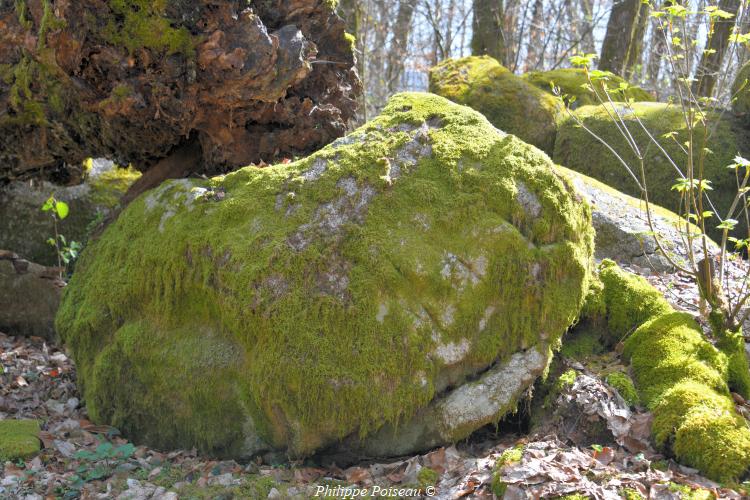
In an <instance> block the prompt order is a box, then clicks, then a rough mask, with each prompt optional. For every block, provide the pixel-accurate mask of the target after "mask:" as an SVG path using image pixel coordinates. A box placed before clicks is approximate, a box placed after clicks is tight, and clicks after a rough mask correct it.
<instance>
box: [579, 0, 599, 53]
mask: <svg viewBox="0 0 750 500" xmlns="http://www.w3.org/2000/svg"><path fill="white" fill-rule="evenodd" d="M581 11H582V13H583V20H582V21H581V29H582V33H583V34H582V37H583V38H582V40H581V49H582V50H583V52H584V53H586V54H590V53H592V52H594V50H596V49H595V47H596V43H594V6H593V5H592V0H581Z"/></svg>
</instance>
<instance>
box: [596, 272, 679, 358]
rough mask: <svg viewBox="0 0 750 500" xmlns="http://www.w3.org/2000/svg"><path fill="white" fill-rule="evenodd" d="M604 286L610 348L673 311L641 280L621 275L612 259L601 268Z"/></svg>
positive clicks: (652, 288)
mask: <svg viewBox="0 0 750 500" xmlns="http://www.w3.org/2000/svg"><path fill="white" fill-rule="evenodd" d="M599 280H600V281H601V282H602V284H603V291H602V300H603V302H604V310H605V311H606V324H607V335H606V336H605V337H606V340H607V342H608V344H609V345H615V344H617V343H618V342H620V341H621V340H623V339H624V338H625V336H626V335H628V334H629V333H631V332H633V331H634V330H635V329H636V328H638V327H639V326H640V325H641V324H642V323H643V322H644V321H646V320H647V319H649V318H652V317H654V316H656V315H659V314H664V313H668V312H671V311H672V307H671V306H670V305H669V303H668V302H667V301H666V300H665V299H664V297H663V296H662V294H661V293H660V292H659V291H658V290H656V289H655V288H654V287H652V286H651V285H650V284H649V282H648V281H646V280H645V279H644V278H642V277H640V276H636V275H634V274H631V273H626V272H624V271H622V270H621V269H620V268H619V267H618V266H617V264H616V263H615V262H614V261H612V260H609V259H605V260H604V261H602V263H601V265H600V267H599Z"/></svg>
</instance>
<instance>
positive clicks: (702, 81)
mask: <svg viewBox="0 0 750 500" xmlns="http://www.w3.org/2000/svg"><path fill="white" fill-rule="evenodd" d="M740 3H741V2H740V0H721V1H720V2H719V8H720V9H721V10H723V11H725V12H729V13H730V14H733V15H734V17H732V18H731V19H721V18H719V19H716V20H715V21H714V23H715V24H714V30H713V35H712V36H710V38H707V39H706V45H705V47H704V50H703V54H702V55H701V62H700V64H699V65H698V71H697V75H696V80H695V83H694V84H693V93H695V94H696V95H699V96H706V97H710V96H711V94H713V91H714V88H715V87H716V83H717V81H718V79H719V78H718V77H719V72H720V71H721V65H722V63H723V62H724V55H725V54H726V53H727V49H728V48H729V35H731V34H732V28H733V27H734V25H735V23H736V22H737V19H736V17H737V11H738V10H739V8H740ZM729 85H731V82H729Z"/></svg>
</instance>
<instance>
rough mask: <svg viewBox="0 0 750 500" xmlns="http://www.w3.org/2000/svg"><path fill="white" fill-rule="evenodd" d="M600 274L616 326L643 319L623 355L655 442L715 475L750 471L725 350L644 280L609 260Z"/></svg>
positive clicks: (749, 433) (748, 434) (747, 435)
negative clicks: (650, 417)
mask: <svg viewBox="0 0 750 500" xmlns="http://www.w3.org/2000/svg"><path fill="white" fill-rule="evenodd" d="M600 274H601V278H602V282H603V283H604V288H605V291H604V293H605V294H610V297H611V299H610V300H606V304H607V310H608V311H607V312H608V318H610V319H611V320H613V321H614V322H615V323H614V328H615V330H616V331H622V329H623V327H625V328H631V327H632V326H631V325H632V324H633V323H635V324H637V323H642V324H640V326H638V327H637V328H636V329H635V331H634V332H633V333H632V334H631V335H630V336H628V337H627V339H626V340H625V348H624V351H623V358H624V359H626V360H628V361H629V362H630V365H631V370H632V373H633V375H634V379H635V384H636V387H637V389H638V393H639V395H640V399H641V402H642V403H643V404H645V405H646V406H647V407H648V408H649V409H650V410H651V411H652V412H653V415H654V422H653V425H652V437H653V439H654V442H655V444H656V445H657V447H659V448H660V449H661V450H663V451H664V452H666V453H669V454H672V455H673V456H675V457H676V458H677V459H678V460H679V461H680V462H682V463H684V464H686V465H689V466H691V467H696V468H698V469H700V471H701V472H702V473H703V474H705V475H707V476H708V477H710V478H713V479H716V480H722V481H729V480H736V479H737V478H739V477H741V476H743V474H745V473H746V472H747V471H748V469H750V429H748V426H747V422H746V421H745V420H744V418H743V417H742V416H741V415H739V413H737V411H736V410H735V407H734V403H733V401H732V398H731V396H730V393H729V385H728V383H729V382H731V378H730V373H729V369H728V365H729V363H728V360H727V356H726V355H725V354H724V353H723V352H721V351H720V350H718V349H717V348H716V347H714V346H713V345H712V344H711V343H710V342H709V341H708V340H706V338H705V337H704V334H703V331H702V330H701V327H700V326H699V325H698V323H696V322H695V320H694V319H693V318H692V316H690V315H689V314H686V313H680V312H675V311H674V310H673V309H672V308H671V307H670V306H669V305H668V304H666V302H664V301H663V299H661V297H660V296H659V295H658V292H657V291H656V290H655V289H653V288H651V287H650V286H649V285H648V284H647V282H645V280H641V279H635V278H633V277H631V276H629V275H628V274H627V273H625V272H624V271H622V270H620V269H619V268H617V267H616V266H615V265H614V264H612V263H611V262H604V263H603V267H602V269H601V272H600ZM660 299H661V300H660ZM611 308H615V309H620V310H621V313H617V314H612V312H611V311H610V309H611ZM625 318H629V319H627V321H625Z"/></svg>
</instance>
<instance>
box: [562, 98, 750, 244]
mask: <svg viewBox="0 0 750 500" xmlns="http://www.w3.org/2000/svg"><path fill="white" fill-rule="evenodd" d="M616 106H617V109H618V111H619V113H620V114H621V115H622V116H623V119H624V122H625V123H626V125H627V127H628V130H629V132H630V134H631V135H632V137H633V138H634V140H635V142H636V143H637V144H638V147H639V148H640V150H641V151H642V153H643V155H644V157H645V171H646V179H647V185H648V194H649V199H650V200H651V201H652V202H654V203H657V204H659V205H662V206H663V207H665V208H667V209H669V210H674V211H678V210H679V201H680V196H679V194H678V193H677V192H675V191H674V190H673V189H672V187H673V186H674V185H675V183H676V182H677V178H678V176H679V175H678V173H677V171H676V170H675V168H674V166H673V165H672V164H671V163H670V162H669V160H668V159H667V157H666V156H665V155H664V153H663V152H662V151H661V149H660V148H659V147H657V146H656V145H655V144H653V142H652V141H651V139H650V138H649V136H648V134H647V133H646V132H645V131H644V130H643V127H642V126H641V124H639V121H640V123H642V124H643V126H644V127H645V128H646V129H647V130H648V132H649V133H650V134H651V135H652V136H653V137H654V138H656V139H657V140H658V141H659V144H660V145H661V147H662V148H663V149H664V150H665V151H666V152H667V153H668V154H669V156H670V157H671V158H672V160H673V161H674V162H675V163H676V164H677V166H679V167H680V169H681V170H682V171H683V172H686V171H687V154H686V153H685V152H684V151H685V150H684V145H683V143H684V142H685V141H686V140H687V132H688V131H687V127H686V125H685V119H684V116H683V114H682V111H681V109H680V108H679V107H678V106H675V105H670V104H664V103H650V102H641V103H633V104H632V105H631V107H632V111H631V109H630V108H628V107H627V106H626V105H623V104H616ZM608 107H610V110H609V111H610V112H611V111H612V110H611V106H608ZM574 114H575V116H576V117H577V119H578V120H580V121H581V122H582V123H583V127H582V126H581V125H579V124H578V122H577V121H576V120H575V119H574V118H572V117H569V118H568V119H566V120H565V121H564V122H563V123H562V124H561V126H560V130H559V131H558V133H557V141H556V143H555V152H554V155H553V159H554V160H555V163H559V164H560V165H563V166H565V167H568V168H570V169H572V170H575V171H577V172H581V173H582V174H585V175H588V176H591V177H593V178H595V179H597V180H599V181H601V182H603V183H605V184H607V185H608V186H611V187H613V188H615V189H617V190H619V191H622V192H624V193H626V194H629V195H632V196H635V197H637V198H641V197H642V193H641V191H640V189H639V187H638V184H637V183H636V182H635V179H633V177H631V176H630V175H629V174H628V172H627V170H626V169H625V167H624V166H623V165H622V163H620V161H619V160H618V159H617V157H616V156H615V155H614V154H613V153H612V152H611V151H610V150H609V148H608V147H607V146H605V145H604V144H602V142H601V141H600V140H599V139H601V140H603V141H605V142H606V143H607V144H608V145H609V146H611V147H612V148H613V149H614V150H615V151H616V152H617V154H619V155H620V156H621V157H622V158H623V159H624V160H625V161H626V162H627V163H628V165H629V166H630V168H631V170H632V171H633V172H634V174H635V175H636V176H638V177H639V178H640V163H639V161H638V160H637V158H636V155H635V154H634V153H633V151H632V150H631V149H630V147H629V146H628V144H627V142H626V140H625V138H624V137H623V136H622V135H621V133H620V131H619V130H618V128H617V126H616V124H615V123H614V121H613V120H612V118H611V116H610V113H609V112H608V110H607V109H606V108H605V106H583V107H581V108H579V109H577V110H575V111H574ZM714 126H716V128H715V130H713V127H714ZM584 127H586V128H587V129H588V130H589V131H591V132H593V133H595V134H596V135H597V136H599V139H598V138H596V137H594V136H592V135H591V133H589V131H587V130H586V129H584ZM709 132H710V133H711V135H710V137H709V139H708V141H707V147H708V148H709V149H710V150H711V152H710V153H709V154H707V155H706V157H705V161H704V164H703V169H704V172H705V173H704V178H705V179H708V180H710V181H711V185H712V187H713V190H712V191H711V192H710V197H711V200H712V201H713V203H714V205H715V207H716V208H717V210H718V211H719V213H720V215H721V216H722V217H724V216H725V215H726V211H727V210H728V209H729V207H730V205H731V203H732V200H733V199H734V196H735V195H736V193H737V180H736V177H735V174H734V171H732V170H728V169H727V167H728V166H729V165H732V164H733V163H734V157H735V156H736V155H737V154H738V153H744V154H747V152H748V151H749V150H750V131H748V130H746V129H744V128H743V127H742V126H741V124H740V123H739V122H738V121H736V120H734V119H732V118H730V117H726V116H725V117H719V116H715V115H711V116H709ZM672 133H674V134H672ZM694 133H695V137H696V141H698V143H700V141H701V140H702V139H701V134H705V133H706V130H705V129H704V128H703V127H701V126H698V127H697V128H696V129H695V132H694ZM667 134H672V135H671V136H667ZM697 157H698V154H697V153H696V155H695V158H696V171H697V169H698V163H697ZM717 224H718V222H717ZM709 234H712V235H716V234H717V231H715V230H714V229H713V228H711V230H709Z"/></svg>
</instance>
